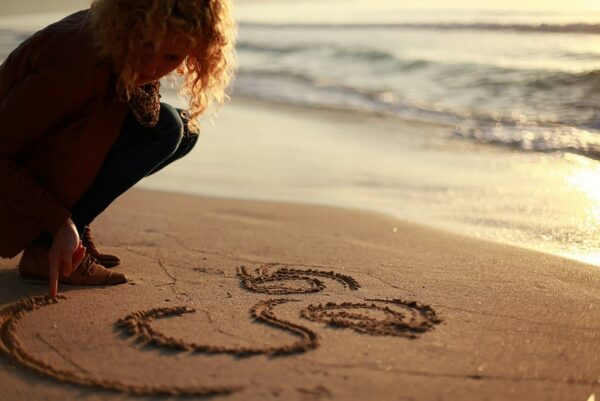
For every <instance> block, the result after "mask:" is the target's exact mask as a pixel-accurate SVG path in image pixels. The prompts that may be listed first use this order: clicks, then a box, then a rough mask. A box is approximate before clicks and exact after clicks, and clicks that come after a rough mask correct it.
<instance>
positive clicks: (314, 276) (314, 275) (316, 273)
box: [238, 264, 360, 295]
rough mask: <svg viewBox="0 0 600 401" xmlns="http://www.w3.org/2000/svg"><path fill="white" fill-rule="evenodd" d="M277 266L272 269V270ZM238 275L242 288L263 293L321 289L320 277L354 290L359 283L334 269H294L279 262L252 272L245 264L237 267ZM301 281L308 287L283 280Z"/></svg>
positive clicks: (357, 287) (301, 291)
mask: <svg viewBox="0 0 600 401" xmlns="http://www.w3.org/2000/svg"><path fill="white" fill-rule="evenodd" d="M277 266H283V267H278V268H277V269H275V270H274V271H272V270H273V269H274V268H275V267H277ZM238 277H239V278H240V280H241V284H242V286H243V287H244V288H246V289H247V290H250V291H254V292H260V293H264V294H273V295H275V294H277V295H290V294H310V293H315V292H321V291H323V290H324V289H325V288H326V286H325V283H323V282H322V281H321V280H320V278H325V279H329V280H332V281H336V282H338V283H340V284H341V285H343V286H344V287H345V288H347V289H349V290H351V291H356V290H358V289H359V288H360V284H358V282H357V281H356V280H355V279H354V278H353V277H351V276H347V275H344V274H340V273H336V272H334V271H321V270H315V269H306V270H304V269H296V268H291V267H287V266H286V265H280V264H267V265H264V266H262V267H259V268H257V269H254V272H253V273H250V272H249V271H248V268H247V267H246V266H240V267H239V268H238ZM286 281H287V282H289V281H303V282H304V283H306V284H308V287H305V288H300V287H296V288H294V287H291V286H290V285H286V284H285V282H286Z"/></svg>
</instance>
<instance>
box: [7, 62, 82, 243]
mask: <svg viewBox="0 0 600 401" xmlns="http://www.w3.org/2000/svg"><path fill="white" fill-rule="evenodd" d="M86 86H87V87H88V88H89V86H90V83H89V82H81V80H79V79H78V77H76V76H67V75H65V74H63V73H61V72H58V71H46V72H42V73H38V74H35V75H29V76H27V77H25V78H24V79H22V80H21V81H20V82H18V83H17V84H16V85H14V86H13V87H12V88H11V89H10V90H9V91H8V93H5V94H2V97H1V99H0V193H2V202H4V203H5V204H6V205H7V206H8V207H9V208H10V209H12V210H14V211H15V212H17V213H18V214H20V215H22V216H26V217H28V218H32V219H38V220H39V221H41V223H42V226H43V228H44V229H45V230H47V231H48V232H49V233H51V234H53V235H54V234H55V233H56V232H57V231H58V229H59V228H60V227H61V226H62V225H63V224H64V223H65V222H66V221H67V219H68V218H69V216H70V212H69V211H68V210H67V209H66V207H65V206H64V205H62V204H61V202H60V201H59V200H58V199H56V197H55V196H54V195H53V194H52V193H51V192H50V191H49V190H48V189H47V188H44V187H43V185H41V184H40V183H39V182H38V180H37V179H36V178H35V177H34V176H33V175H32V174H31V173H30V172H29V170H28V169H27V167H26V166H24V165H23V164H22V163H20V162H19V161H18V160H17V155H18V154H19V152H21V151H22V150H23V149H25V148H26V147H28V146H31V145H32V144H33V143H35V141H36V140H39V138H40V137H42V136H43V135H44V134H45V133H47V132H48V131H49V130H51V129H52V128H53V127H55V126H57V125H58V124H59V123H60V122H61V121H63V120H64V119H66V118H68V117H69V115H71V114H73V113H75V112H76V111H77V110H79V109H80V108H81V107H83V106H84V105H85V103H86V102H87V101H89V98H90V90H89V89H88V88H86Z"/></svg>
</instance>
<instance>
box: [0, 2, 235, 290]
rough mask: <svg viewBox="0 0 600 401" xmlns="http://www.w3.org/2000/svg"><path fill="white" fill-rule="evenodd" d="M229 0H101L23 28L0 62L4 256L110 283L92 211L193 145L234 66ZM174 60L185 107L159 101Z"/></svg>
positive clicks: (109, 262) (112, 262)
mask: <svg viewBox="0 0 600 401" xmlns="http://www.w3.org/2000/svg"><path fill="white" fill-rule="evenodd" d="M234 35H235V27H234V23H233V21H232V18H231V14H230V5H229V3H228V0H147V1H137V0H96V1H94V2H93V3H92V5H91V8H90V9H89V10H83V11H80V12H77V13H75V14H72V15H70V16H68V17H66V18H64V19H63V20H61V21H58V22H56V23H53V24H51V25H49V26H48V27H46V28H44V29H42V30H41V31H39V32H37V33H35V34H34V35H33V36H31V37H30V38H28V39H27V40H25V41H24V42H23V43H22V44H21V45H20V46H19V47H18V48H17V49H15V50H14V51H13V52H12V53H11V54H10V55H9V57H8V58H7V59H6V60H5V61H4V63H3V64H2V65H1V66H0V194H1V196H0V256H2V257H4V258H12V257H15V256H16V255H18V254H19V252H21V251H23V254H22V256H21V260H20V262H19V271H20V273H21V274H22V275H24V276H29V277H35V278H39V279H46V280H49V282H50V294H51V295H52V296H55V295H56V294H57V288H58V282H59V281H60V282H63V283H69V284H76V285H111V284H120V283H123V282H125V281H126V277H125V275H124V274H122V273H120V272H117V271H114V270H110V269H109V268H110V267H114V266H116V265H118V264H119V263H120V260H119V258H118V257H117V256H114V255H106V254H102V253H100V252H99V251H98V249H97V248H96V247H95V245H94V242H93V240H92V238H91V233H90V230H89V225H90V223H91V222H92V221H93V220H94V218H95V217H97V216H98V215H99V214H100V213H102V212H103V211H104V210H105V209H106V208H107V207H108V206H109V205H110V204H111V203H112V202H113V201H114V200H115V199H116V198H117V197H118V196H119V195H121V194H123V193H124V192H125V191H127V190H128V189H129V188H131V187H132V186H133V185H134V184H135V183H136V182H138V181H140V180H141V179H142V178H144V177H146V176H148V175H151V174H154V173H156V172H157V171H159V170H161V169H162V168H164V167H166V166H168V165H169V164H170V163H172V162H174V161H175V160H177V159H179V158H181V157H183V156H185V155H186V154H187V153H188V152H189V151H190V150H191V149H192V148H193V147H194V144H195V143H196V140H197V133H198V128H199V127H198V123H197V118H198V117H199V116H200V115H201V114H202V113H203V112H204V111H205V110H206V109H207V108H208V107H209V106H211V105H212V104H218V103H222V102H223V100H224V99H225V98H226V90H227V88H228V85H229V83H230V81H231V78H232V76H233V69H234ZM174 71H175V72H176V73H177V74H178V75H179V76H180V79H179V80H178V82H180V85H181V88H180V92H181V93H182V94H183V95H184V96H186V97H187V98H188V100H189V104H188V106H187V108H186V110H185V111H182V110H179V109H175V108H174V107H172V106H170V105H168V104H165V103H161V102H160V93H159V89H160V83H159V80H160V78H162V77H164V76H166V75H167V74H169V73H171V72H174Z"/></svg>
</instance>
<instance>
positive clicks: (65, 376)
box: [0, 296, 240, 396]
mask: <svg viewBox="0 0 600 401" xmlns="http://www.w3.org/2000/svg"><path fill="white" fill-rule="evenodd" d="M59 299H65V297H64V296H59V297H57V298H51V297H49V296H44V297H32V298H24V299H21V300H19V301H16V302H14V303H12V304H9V305H6V306H5V307H4V308H2V310H0V352H1V353H3V354H4V355H6V357H7V358H8V359H9V360H11V361H12V362H14V363H15V364H17V365H19V366H22V367H24V368H27V369H29V370H30V371H33V372H35V373H37V374H39V375H42V376H45V377H48V378H51V379H54V380H57V381H59V382H66V383H71V384H76V385H80V386H85V387H93V388H96V389H104V390H111V391H118V392H122V393H128V394H133V395H146V396H156V395H168V396H207V395H218V394H230V393H232V392H234V391H237V390H239V389H240V387H233V386H231V387H227V386H192V387H180V386H164V385H139V384H131V383H125V382H121V381H118V380H103V379H97V378H94V377H91V376H90V375H85V374H80V373H78V372H70V371H68V370H65V369H60V368H57V367H55V366H53V365H52V364H50V363H47V362H44V361H42V360H39V359H36V358H35V357H34V356H33V355H32V354H30V353H29V352H28V351H27V349H26V348H25V347H23V345H22V344H21V342H20V341H19V338H18V335H17V333H18V330H17V328H18V325H19V322H20V321H21V319H22V318H23V317H24V316H25V315H26V314H28V313H31V312H33V311H35V310H36V309H39V308H42V307H45V306H48V305H53V304H56V303H58V300H59Z"/></svg>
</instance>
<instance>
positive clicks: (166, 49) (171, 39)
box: [137, 31, 192, 86]
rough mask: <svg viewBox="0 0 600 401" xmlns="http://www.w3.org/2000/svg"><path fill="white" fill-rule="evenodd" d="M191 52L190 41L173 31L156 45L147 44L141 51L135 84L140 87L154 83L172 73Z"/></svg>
mask: <svg viewBox="0 0 600 401" xmlns="http://www.w3.org/2000/svg"><path fill="white" fill-rule="evenodd" d="M191 50H192V46H191V43H190V41H189V40H187V39H186V37H184V36H183V35H181V34H179V33H176V32H173V31H168V32H167V33H166V34H165V37H164V39H163V41H162V42H161V43H160V44H158V45H155V44H152V43H148V44H147V45H146V46H145V47H144V49H142V57H141V63H140V68H139V71H138V72H139V76H138V81H137V84H138V85H139V86H141V85H144V84H147V83H149V82H152V81H156V80H158V79H160V78H162V77H164V76H165V75H167V74H169V73H170V72H172V71H174V70H175V69H176V68H177V67H179V66H180V65H181V63H182V62H183V60H185V58H186V57H187V55H188V54H189V52H190V51H191Z"/></svg>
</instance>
